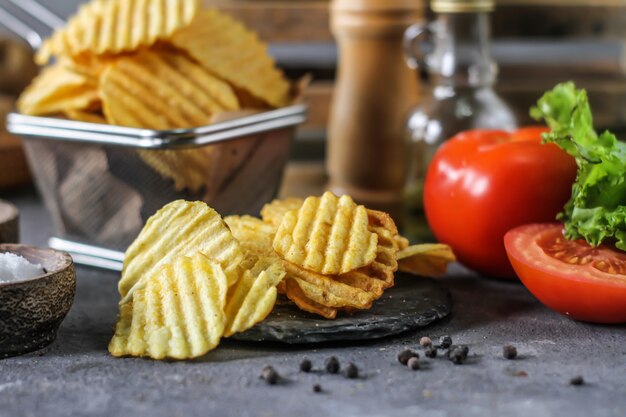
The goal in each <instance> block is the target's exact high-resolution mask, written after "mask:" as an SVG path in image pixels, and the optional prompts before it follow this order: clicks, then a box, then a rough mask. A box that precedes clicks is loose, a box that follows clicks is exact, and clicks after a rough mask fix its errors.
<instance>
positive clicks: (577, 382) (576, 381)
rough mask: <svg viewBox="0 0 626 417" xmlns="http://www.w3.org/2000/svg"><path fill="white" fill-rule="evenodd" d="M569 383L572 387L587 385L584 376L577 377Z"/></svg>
mask: <svg viewBox="0 0 626 417" xmlns="http://www.w3.org/2000/svg"><path fill="white" fill-rule="evenodd" d="M569 383H570V385H583V384H584V383H585V380H584V379H583V377H582V376H580V375H577V376H575V377H574V378H572V379H570V380H569Z"/></svg>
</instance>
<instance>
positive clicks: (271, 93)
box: [169, 9, 290, 107]
mask: <svg viewBox="0 0 626 417" xmlns="http://www.w3.org/2000/svg"><path fill="white" fill-rule="evenodd" d="M169 41H170V42H171V43H172V44H173V45H174V46H176V47H177V48H180V49H182V50H184V51H186V52H187V53H189V55H191V56H192V57H193V58H195V59H196V60H197V61H198V62H199V63H201V64H202V65H203V66H204V67H205V68H206V69H207V70H209V71H211V72H212V73H214V74H216V75H217V76H219V77H221V78H222V79H224V80H226V81H228V82H230V83H232V84H234V85H235V86H237V87H238V88H240V89H243V90H245V91H247V92H249V93H250V94H252V95H253V96H255V97H256V98H259V99H262V100H263V101H265V102H267V103H268V104H270V105H271V106H274V107H282V106H285V105H286V104H288V100H289V89H290V85H289V83H288V82H287V80H286V79H285V78H284V76H283V74H282V72H281V71H279V70H278V69H277V68H276V66H275V63H274V61H273V60H272V58H271V57H270V56H269V54H268V53H267V47H266V46H265V44H263V43H262V42H261V41H260V40H259V38H258V37H257V35H256V34H255V33H254V32H252V31H250V30H248V29H246V28H245V27H244V26H243V25H242V24H241V23H240V22H238V21H236V20H234V19H233V18H232V17H230V16H228V15H225V14H222V13H220V12H218V11H217V10H215V9H209V10H204V11H202V12H200V13H198V15H197V16H196V17H195V19H194V20H193V21H192V22H191V24H189V25H187V26H185V27H184V28H182V29H181V30H179V31H177V32H176V33H175V34H174V35H173V36H172V37H171V39H169Z"/></svg>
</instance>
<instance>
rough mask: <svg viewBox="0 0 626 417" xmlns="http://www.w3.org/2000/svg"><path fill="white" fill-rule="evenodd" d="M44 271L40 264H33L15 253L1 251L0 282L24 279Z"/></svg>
mask: <svg viewBox="0 0 626 417" xmlns="http://www.w3.org/2000/svg"><path fill="white" fill-rule="evenodd" d="M43 273H44V270H43V267H42V266H41V265H39V264H32V263H30V262H28V261H27V260H26V259H25V258H23V257H21V256H19V255H15V254H13V253H0V283H3V282H16V281H23V280H27V279H30V278H34V277H36V276H39V275H41V274H43Z"/></svg>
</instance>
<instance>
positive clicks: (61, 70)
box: [17, 64, 100, 116]
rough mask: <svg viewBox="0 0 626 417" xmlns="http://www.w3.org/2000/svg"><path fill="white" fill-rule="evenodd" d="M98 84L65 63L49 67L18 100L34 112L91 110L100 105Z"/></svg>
mask: <svg viewBox="0 0 626 417" xmlns="http://www.w3.org/2000/svg"><path fill="white" fill-rule="evenodd" d="M97 87H98V86H97V84H94V83H93V82H92V81H91V80H90V79H89V78H87V77H85V76H83V75H81V74H78V73H76V72H74V71H71V70H70V69H68V68H67V67H65V66H64V65H62V64H55V65H52V66H50V67H48V68H45V69H44V70H43V71H42V72H41V74H39V75H38V76H37V77H35V79H34V80H33V81H32V83H31V84H30V85H29V86H28V87H27V88H26V90H24V92H23V93H22V95H21V96H20V98H19V99H18V101H17V108H18V110H19V111H20V113H22V114H27V115H31V116H43V115H51V114H55V113H63V112H64V111H66V110H87V109H92V108H97V107H99V106H100V104H99V103H100V97H99V95H98V88H97Z"/></svg>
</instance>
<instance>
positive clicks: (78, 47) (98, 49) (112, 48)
mask: <svg viewBox="0 0 626 417" xmlns="http://www.w3.org/2000/svg"><path fill="white" fill-rule="evenodd" d="M199 9H200V0H93V1H91V2H89V3H87V4H85V5H83V6H81V7H80V8H79V10H78V12H77V13H76V14H75V15H74V16H73V17H71V18H70V20H69V21H68V23H67V25H65V27H63V28H62V29H60V30H58V31H56V32H55V33H54V34H53V35H52V36H51V37H50V38H49V39H47V40H46V41H45V42H44V44H43V45H42V47H41V48H40V49H39V51H38V52H37V55H36V58H35V60H36V62H37V63H38V64H40V65H43V64H46V63H47V62H48V61H49V60H50V59H51V58H52V57H53V56H77V55H80V54H83V53H86V52H89V53H93V54H97V55H103V54H117V53H121V52H126V51H134V50H137V49H138V48H139V47H141V46H150V45H153V44H154V43H156V42H157V41H159V40H164V39H168V38H170V37H171V36H172V34H174V33H175V32H176V31H178V30H179V29H181V28H183V27H185V26H187V25H189V24H190V23H191V21H192V20H193V19H194V18H195V17H196V15H197V14H198V11H199Z"/></svg>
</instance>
